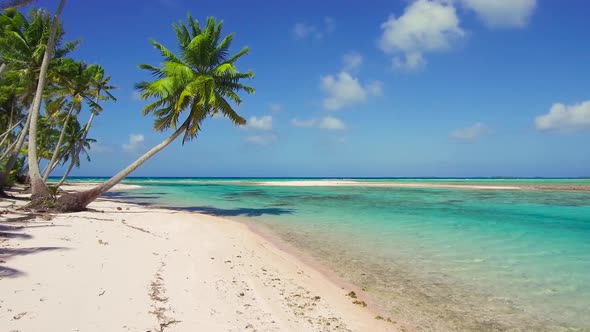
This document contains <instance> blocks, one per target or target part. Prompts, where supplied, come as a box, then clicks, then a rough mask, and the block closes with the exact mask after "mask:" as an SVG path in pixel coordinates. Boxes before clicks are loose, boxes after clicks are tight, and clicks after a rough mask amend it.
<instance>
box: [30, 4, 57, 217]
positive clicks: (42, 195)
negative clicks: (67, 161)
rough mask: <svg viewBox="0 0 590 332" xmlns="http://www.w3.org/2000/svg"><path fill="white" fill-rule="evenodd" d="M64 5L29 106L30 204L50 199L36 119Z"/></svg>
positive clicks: (53, 25)
mask: <svg viewBox="0 0 590 332" xmlns="http://www.w3.org/2000/svg"><path fill="white" fill-rule="evenodd" d="M64 5H65V0H60V2H59V7H58V8H57V12H56V13H55V16H54V17H53V22H52V23H51V29H50V30H49V39H48V40H47V47H46V48H45V53H44V54H43V62H42V63H41V70H40V72H39V82H38V83H37V91H35V99H34V100H33V105H32V107H31V111H30V112H31V113H32V116H31V124H30V133H29V161H32V162H30V163H29V177H30V178H31V206H35V205H38V204H39V203H43V202H44V201H46V200H48V199H51V197H52V195H51V192H50V191H49V188H48V187H47V185H46V184H45V181H43V178H41V172H40V171H39V164H38V163H37V162H36V160H37V120H38V119H39V109H40V108H41V99H42V98H43V90H44V89H45V80H46V79H47V71H48V69H49V61H50V60H51V56H52V53H53V51H54V48H55V34H56V32H57V27H58V26H59V15H60V14H61V11H62V9H63V7H64Z"/></svg>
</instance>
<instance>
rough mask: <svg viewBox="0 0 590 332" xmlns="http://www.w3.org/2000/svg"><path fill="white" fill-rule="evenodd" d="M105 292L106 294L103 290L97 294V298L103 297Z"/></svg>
mask: <svg viewBox="0 0 590 332" xmlns="http://www.w3.org/2000/svg"><path fill="white" fill-rule="evenodd" d="M106 292H107V291H105V290H103V291H102V292H100V293H99V294H98V296H103V295H104V293H106Z"/></svg>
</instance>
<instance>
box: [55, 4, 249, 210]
mask: <svg viewBox="0 0 590 332" xmlns="http://www.w3.org/2000/svg"><path fill="white" fill-rule="evenodd" d="M221 27H222V22H219V23H217V22H216V21H215V19H214V18H208V19H207V24H206V26H205V27H201V26H200V25H199V22H198V21H196V20H194V19H193V18H192V17H191V16H190V14H189V15H188V26H186V25H185V24H184V23H183V22H180V23H179V24H178V25H175V26H174V28H175V31H176V35H177V38H178V43H179V48H180V56H177V55H175V54H174V53H172V52H171V51H170V50H168V49H167V48H166V47H164V46H163V45H162V44H160V43H158V42H156V41H152V44H153V45H154V47H155V48H156V49H158V50H159V51H160V53H161V55H162V57H163V58H164V61H163V63H162V65H161V66H160V67H156V66H151V65H141V66H140V68H142V69H145V70H148V71H150V72H151V73H152V75H153V76H154V80H153V81H151V82H141V83H138V84H137V86H136V87H137V88H138V89H139V90H140V91H141V93H142V94H141V97H142V99H144V100H146V99H150V100H151V99H154V101H153V102H152V103H151V104H148V105H147V106H146V107H145V108H144V110H143V113H144V114H153V115H154V116H155V117H156V120H155V122H154V129H155V130H157V131H164V130H167V129H172V130H173V133H172V135H170V137H168V138H167V139H165V140H164V141H163V142H162V143H160V144H158V145H156V146H155V147H153V148H152V149H151V150H149V151H148V152H147V153H145V154H144V155H143V156H141V157H140V158H139V159H137V160H136V161H135V162H133V163H132V164H131V165H129V166H128V167H126V168H125V169H123V170H122V171H121V172H119V173H118V174H116V175H115V176H113V177H112V178H110V179H109V180H107V181H106V182H104V183H102V184H100V185H98V186H97V187H95V188H93V189H91V190H88V191H84V192H80V193H75V194H64V195H63V196H61V197H60V198H59V199H58V200H57V204H56V208H57V209H58V210H61V211H80V210H83V209H85V208H86V206H87V205H88V204H90V202H92V201H94V200H95V199H96V198H97V197H99V196H100V195H102V194H103V193H105V192H106V191H108V190H109V189H111V188H112V187H113V186H115V185H116V184H117V183H119V182H121V181H122V180H123V179H124V178H126V177H127V176H128V175H129V174H131V173H132V172H133V171H135V170H136V169H137V168H138V167H139V166H141V165H142V164H143V163H144V162H145V161H146V160H148V159H149V158H151V157H152V156H154V155H155V154H156V153H158V152H160V151H161V150H162V149H164V148H165V147H166V146H168V145H169V144H170V143H172V142H173V141H174V140H176V139H177V138H178V137H180V136H183V139H182V142H183V144H184V142H185V141H186V140H190V139H192V138H195V137H196V136H197V133H198V132H199V130H200V129H201V124H202V122H203V120H205V119H206V118H207V117H209V116H213V115H215V114H217V113H221V114H223V115H225V116H227V117H228V118H229V119H230V120H231V121H232V122H233V123H234V124H236V125H243V124H245V123H246V120H245V119H244V118H243V117H241V116H240V115H238V113H236V111H235V110H234V109H233V108H232V106H231V104H232V103H235V104H240V103H241V102H242V99H241V98H240V96H239V95H238V94H239V93H240V92H245V93H247V94H251V93H254V89H253V88H252V87H250V86H247V85H245V84H243V83H241V82H242V81H243V80H244V79H251V78H253V77H254V74H253V73H252V72H251V71H247V72H245V73H242V72H239V71H238V69H237V68H236V66H235V63H236V61H237V60H238V59H239V58H240V57H242V56H243V55H245V54H247V53H248V48H247V47H244V48H243V49H242V50H241V51H239V52H238V53H236V54H234V55H231V56H229V54H228V50H229V47H230V45H231V42H232V40H233V34H230V35H228V36H226V37H225V38H223V39H221Z"/></svg>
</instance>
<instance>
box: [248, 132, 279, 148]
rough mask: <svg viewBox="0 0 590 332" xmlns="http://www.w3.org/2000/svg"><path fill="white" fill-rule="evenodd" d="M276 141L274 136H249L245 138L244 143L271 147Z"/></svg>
mask: <svg viewBox="0 0 590 332" xmlns="http://www.w3.org/2000/svg"><path fill="white" fill-rule="evenodd" d="M276 141H277V136H276V135H275V134H263V135H250V136H247V137H246V142H248V143H250V144H254V145H262V146H266V145H271V144H273V143H274V142H276Z"/></svg>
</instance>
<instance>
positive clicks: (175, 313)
mask: <svg viewBox="0 0 590 332" xmlns="http://www.w3.org/2000/svg"><path fill="white" fill-rule="evenodd" d="M65 189H67V190H72V189H75V190H84V189H85V188H84V186H78V185H74V186H72V187H65ZM126 189H131V188H125V189H122V188H121V187H119V188H118V190H126ZM3 203H6V202H5V201H3ZM2 207H3V208H5V207H6V204H2ZM90 208H92V209H94V210H95V211H88V212H81V213H72V214H63V215H56V216H55V217H54V218H53V219H52V220H51V221H41V220H39V218H37V219H35V220H34V221H29V222H27V221H25V222H15V221H10V220H11V219H14V218H17V216H16V215H12V214H11V213H8V214H5V215H3V217H2V222H0V226H2V227H3V230H2V232H3V234H4V233H6V234H12V235H10V236H8V237H7V238H6V239H3V240H4V241H2V253H3V254H2V261H3V262H2V263H1V264H0V267H1V268H2V274H0V276H1V278H0V289H2V293H3V294H7V296H5V297H4V299H2V301H1V302H2V303H0V321H3V322H5V323H1V324H0V325H6V329H7V330H15V329H16V330H23V331H24V330H26V331H36V330H43V329H50V330H67V329H68V328H70V327H71V328H78V329H80V330H83V331H88V330H96V331H99V330H120V329H121V328H122V327H125V328H127V330H129V331H135V330H137V331H146V330H149V329H150V328H153V326H155V327H156V328H155V329H154V330H153V331H156V330H157V328H158V324H159V328H160V329H162V328H163V327H164V326H165V327H166V331H185V330H187V329H188V330H191V329H194V328H195V327H202V326H207V330H210V331H229V330H235V331H241V330H249V329H256V330H260V329H262V330H269V331H274V330H277V331H278V330H302V329H303V330H318V331H320V330H321V331H367V330H371V331H398V330H404V331H408V330H410V331H411V330H412V329H410V328H409V326H406V325H402V324H400V322H396V323H395V324H393V323H391V322H387V321H385V320H378V319H376V318H375V317H376V315H378V314H379V311H378V310H377V309H376V307H375V306H374V305H373V302H372V301H370V300H369V296H368V295H367V294H365V293H364V292H363V291H362V290H360V289H355V288H353V286H352V285H344V283H340V282H339V280H337V279H334V278H332V276H331V275H329V274H326V273H324V271H322V270H321V269H318V268H316V267H314V266H313V265H312V264H309V262H306V261H305V259H302V258H301V257H298V256H297V255H295V254H293V253H292V252H289V251H288V250H285V249H284V248H281V246H280V245H277V243H276V242H275V241H272V240H271V239H269V238H267V237H265V236H263V234H261V233H259V232H256V231H255V230H254V229H252V228H251V227H249V226H248V225H246V224H244V223H242V222H239V221H234V220H231V219H225V218H221V217H215V216H210V215H206V214H200V213H196V212H182V211H177V210H173V209H165V208H160V207H158V208H155V207H149V206H147V207H146V206H141V205H137V204H132V203H128V202H122V201H119V200H112V199H108V198H107V199H100V200H98V201H97V202H94V203H92V204H91V205H90ZM171 216H172V217H171ZM93 231H94V232H93ZM78 237H79V238H81V239H86V240H88V241H81V240H78V239H77V238H78ZM92 238H94V240H93V241H92ZM197 241H200V243H197ZM27 242H29V243H30V242H34V244H35V245H36V246H35V247H31V246H30V245H29V243H27ZM31 244H33V243H31ZM21 246H27V247H28V248H21ZM40 248H45V249H40ZM66 248H67V249H66ZM108 249H111V250H108ZM145 251H147V252H145ZM175 252H181V253H182V254H179V255H176V254H175ZM214 252H215V253H216V254H213V253H214ZM82 253H83V254H82ZM236 253H240V255H236ZM214 255H216V256H218V257H214ZM175 256H177V257H175ZM209 256H211V257H209ZM222 256H223V257H222ZM230 256H231V257H230ZM160 257H164V258H160ZM93 258H94V259H95V260H97V261H101V263H100V265H97V264H98V262H97V263H96V264H92V261H93ZM230 258H231V259H230ZM238 262H239V263H238ZM129 264H132V267H133V268H132V269H128V268H129ZM187 265H188V266H189V267H190V268H187V267H186V266H187ZM126 268H127V269H126ZM203 268H204V269H203ZM121 269H122V270H124V271H125V270H126V273H128V274H129V275H127V276H123V277H122V276H121V275H120V273H119V272H120V271H121ZM202 274H205V276H203V275H202ZM97 275H98V276H97ZM253 275H254V276H255V277H253ZM185 277H186V279H185ZM190 279H197V280H198V279H203V280H202V281H203V282H204V284H199V285H196V284H195V283H194V282H189V281H187V280H190ZM139 280H143V281H142V282H139ZM220 280H223V282H220ZM207 283H209V284H215V289H212V288H211V286H209V285H206V284H207ZM343 286H344V287H343ZM347 287H349V288H350V289H349V288H347ZM29 289H30V290H29ZM90 289H94V292H93V294H87V297H88V298H86V297H81V296H80V295H81V294H85V293H88V291H89V290H90ZM351 289H354V291H355V293H356V294H357V296H358V301H366V302H367V303H368V306H367V307H366V308H365V307H362V306H359V305H355V304H353V303H352V302H353V301H354V300H353V299H351V298H350V297H348V296H346V294H347V293H348V292H349V291H350V290H351ZM12 290H14V291H12ZM277 291H278V292H277ZM232 292H235V293H236V294H233V293H232ZM94 293H96V294H94ZM107 293H108V294H115V296H113V295H111V296H110V297H109V296H107V295H106V294H107ZM229 293H232V294H229ZM246 294H247V295H246ZM250 295H252V297H251V298H250V297H249V296H250ZM39 296H41V297H39ZM90 296H92V297H90ZM126 298H127V299H128V300H125V299H126ZM246 298H248V300H246ZM164 299H165V301H164ZM160 300H162V301H160ZM244 301H250V302H251V303H249V305H246V304H247V303H243V302H244ZM90 308H92V309H90ZM139 308H142V310H139ZM196 308H199V310H197V309H196ZM238 308H239V309H238ZM72 311H73V312H72ZM130 311H133V313H131V312H130ZM63 312H68V315H72V316H73V317H77V318H76V319H74V320H72V321H65V317H64V316H63V315H62V314H61V313H63ZM214 312H215V313H214ZM125 313H126V314H125ZM220 313H223V314H222V315H221V316H224V315H225V316H227V319H225V318H223V319H221V320H220V319H219V317H218V316H219V314H220ZM129 315H131V316H133V317H134V318H133V319H130V317H129ZM230 317H231V319H230ZM60 318H61V320H60ZM386 318H387V317H386ZM392 319H393V320H394V321H395V318H394V317H392ZM130 322H134V323H130ZM195 324H197V325H195ZM203 324H205V325H203ZM162 330H163V329H162ZM150 331H152V330H150Z"/></svg>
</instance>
